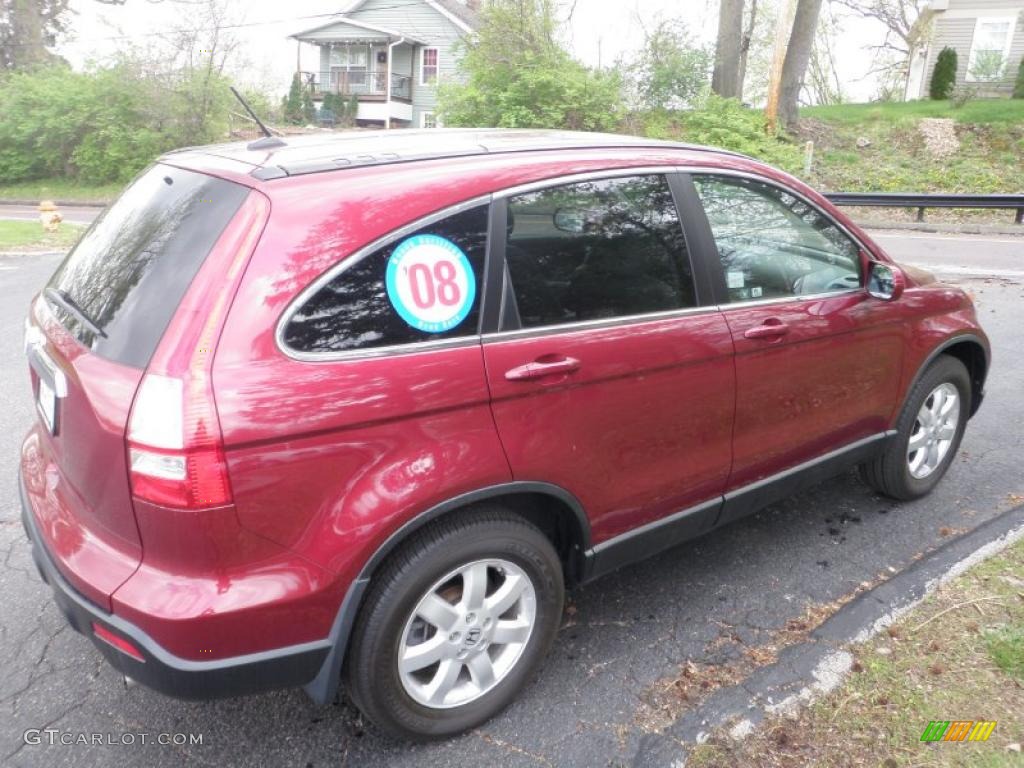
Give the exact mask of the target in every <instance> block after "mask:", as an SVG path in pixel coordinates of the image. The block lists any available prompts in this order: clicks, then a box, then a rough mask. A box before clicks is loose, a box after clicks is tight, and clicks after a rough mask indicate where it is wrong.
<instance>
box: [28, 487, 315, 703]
mask: <svg viewBox="0 0 1024 768" xmlns="http://www.w3.org/2000/svg"><path fill="white" fill-rule="evenodd" d="M18 490H19V492H20V496H21V521H22V524H23V525H24V527H25V533H26V534H27V535H28V538H29V541H30V542H31V545H32V558H33V559H34V560H35V563H36V567H37V568H38V569H39V574H40V575H41V576H42V578H43V581H45V582H46V583H47V584H49V585H50V587H51V588H52V589H53V595H54V600H55V601H56V603H57V605H58V606H59V607H60V609H61V611H62V612H63V613H64V615H65V616H66V617H67V620H68V622H69V623H70V624H71V626H72V627H73V628H74V629H75V630H76V631H78V632H80V633H81V634H83V635H85V636H86V637H88V638H90V639H91V640H92V641H93V644H94V645H95V646H96V647H97V648H98V649H99V650H100V652H101V653H102V654H103V655H104V656H105V657H106V658H107V660H108V661H109V662H110V663H111V664H112V665H113V666H114V667H115V668H116V669H117V670H118V671H120V672H121V673H122V674H124V675H126V676H127V677H130V678H132V679H133V680H135V681H137V682H139V683H142V684H143V685H145V686H147V687H149V688H153V689H154V690H157V691H160V692H161V693H164V694H167V695H168V696H174V697H177V698H181V699H210V698H221V697H226V696H240V695H244V694H250V693H259V692H261V691H268V690H275V689H278V688H290V687H293V686H300V685H306V684H308V683H311V682H312V681H313V680H314V678H316V677H317V675H318V673H319V672H321V669H322V668H323V667H324V666H325V662H326V661H327V659H328V656H329V655H333V654H330V652H331V651H332V650H333V649H334V643H333V642H332V641H331V640H330V639H324V640H321V641H317V642H311V643H303V644H301V645H293V646H289V647H287V648H279V649H275V650H271V651H263V652H260V653H252V654H247V655H245V656H235V657H231V658H226V659H217V660H211V661H195V660H192V659H183V658H180V657H178V656H175V655H174V654H172V653H170V652H169V651H167V650H166V649H165V648H162V647H161V646H160V645H158V644H157V643H156V642H155V641H154V640H153V639H152V638H151V637H150V636H149V635H147V634H146V633H145V632H144V631H143V630H141V629H140V628H139V627H137V626H135V625H134V624H132V623H130V622H128V621H125V620H124V619H123V618H121V617H119V616H115V615H113V614H111V613H107V612H106V611H104V610H102V609H101V608H99V607H97V606H96V605H95V604H93V603H91V602H89V601H88V600H86V599H85V598H84V597H82V595H81V594H80V593H79V592H78V591H76V590H75V588H74V587H72V586H71V585H70V584H69V583H68V582H67V580H66V579H65V578H64V577H63V576H62V575H61V573H60V572H59V571H58V570H57V566H56V565H55V564H54V562H53V560H52V558H51V556H50V554H49V552H47V551H46V547H45V545H44V544H43V541H42V538H41V537H40V535H39V531H38V530H37V529H36V525H35V520H34V517H33V514H32V510H31V506H30V503H29V500H28V495H27V493H26V491H25V486H24V481H23V480H22V479H21V476H20V473H19V476H18ZM93 624H97V625H100V626H101V627H103V628H105V629H107V630H109V631H110V632H113V633H114V634H115V635H119V636H120V637H122V638H124V639H126V640H127V641H128V642H130V643H131V644H132V645H133V646H135V648H136V649H138V651H139V653H140V655H141V656H142V660H139V659H135V658H134V657H132V656H130V655H129V654H127V653H125V652H123V651H120V650H118V649H116V648H115V647H114V646H112V645H110V644H109V643H108V642H106V641H105V640H102V639H100V638H99V637H97V635H96V633H95V631H94V628H93Z"/></svg>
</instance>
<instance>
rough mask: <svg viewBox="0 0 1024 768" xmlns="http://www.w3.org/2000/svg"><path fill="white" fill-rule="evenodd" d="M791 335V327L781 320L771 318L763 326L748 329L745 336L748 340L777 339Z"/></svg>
mask: <svg viewBox="0 0 1024 768" xmlns="http://www.w3.org/2000/svg"><path fill="white" fill-rule="evenodd" d="M787 333H789V326H788V325H786V324H785V323H784V322H782V321H781V320H779V319H777V318H774V317H769V318H768V319H767V320H765V321H764V324H763V325H757V326H754V327H753V328H748V329H747V330H745V331H744V332H743V336H744V337H745V338H748V339H776V338H778V337H780V336H785V335H786V334H787Z"/></svg>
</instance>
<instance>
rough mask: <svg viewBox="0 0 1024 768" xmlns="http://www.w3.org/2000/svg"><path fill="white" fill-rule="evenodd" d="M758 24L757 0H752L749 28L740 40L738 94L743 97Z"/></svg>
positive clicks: (748, 21) (748, 20)
mask: <svg viewBox="0 0 1024 768" xmlns="http://www.w3.org/2000/svg"><path fill="white" fill-rule="evenodd" d="M756 24H757V0H750V18H749V19H747V29H746V31H745V32H744V33H743V39H742V40H741V41H740V66H739V73H738V75H737V78H736V80H737V82H738V83H739V86H738V88H737V91H738V93H737V95H738V96H739V98H740V99H742V98H743V84H744V83H745V82H746V80H747V59H748V58H750V42H751V40H753V39H754V26H755V25H756Z"/></svg>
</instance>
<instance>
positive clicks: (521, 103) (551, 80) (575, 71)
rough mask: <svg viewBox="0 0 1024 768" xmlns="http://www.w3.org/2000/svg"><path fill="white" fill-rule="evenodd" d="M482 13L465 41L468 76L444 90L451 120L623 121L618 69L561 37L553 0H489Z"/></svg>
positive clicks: (531, 123)
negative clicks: (587, 58)
mask: <svg viewBox="0 0 1024 768" xmlns="http://www.w3.org/2000/svg"><path fill="white" fill-rule="evenodd" d="M480 15H481V24H480V27H479V29H478V30H477V32H476V34H475V35H474V36H473V37H472V38H470V39H468V40H467V41H465V42H464V43H462V46H461V54H462V58H461V60H460V62H459V67H460V70H461V73H462V75H463V77H464V79H463V81H462V82H454V81H452V82H448V83H443V84H442V85H441V86H440V87H439V88H438V113H439V117H440V118H441V120H442V121H443V122H444V124H445V125H450V126H471V127H481V126H490V127H501V128H569V129H574V130H582V131H600V130H608V129H610V128H614V127H615V126H616V125H617V124H618V122H619V120H620V118H621V117H622V114H623V105H622V81H621V78H620V77H619V74H618V72H617V71H612V70H595V69H591V68H589V67H587V66H585V65H584V64H582V63H580V62H579V61H577V60H576V59H574V58H573V57H572V56H571V55H570V54H569V52H568V51H567V50H565V48H564V47H562V46H561V45H560V44H559V43H558V34H557V28H558V22H557V21H556V18H555V9H554V2H553V0H490V2H488V3H486V4H484V5H483V10H482V11H481V14H480ZM510 30H514V34H513V33H511V32H510Z"/></svg>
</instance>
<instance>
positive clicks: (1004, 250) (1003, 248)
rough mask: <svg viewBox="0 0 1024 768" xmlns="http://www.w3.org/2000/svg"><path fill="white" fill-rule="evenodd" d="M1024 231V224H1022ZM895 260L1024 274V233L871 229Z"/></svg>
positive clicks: (948, 271) (947, 269) (968, 271)
mask: <svg viewBox="0 0 1024 768" xmlns="http://www.w3.org/2000/svg"><path fill="white" fill-rule="evenodd" d="M1021 230H1022V231H1021V235H1024V227H1021ZM871 236H872V237H873V238H874V239H875V240H876V241H877V242H878V244H879V245H881V246H882V247H883V248H885V250H886V252H888V254H889V255H890V256H892V257H893V258H894V259H896V261H898V262H901V263H904V264H910V265H913V266H916V267H922V268H923V269H927V270H929V271H931V272H935V273H936V274H939V275H949V276H965V277H970V276H977V277H982V276H983V277H1008V278H1022V277H1024V237H1022V236H1016V235H955V234H930V233H928V232H903V231H900V232H896V231H892V230H888V231H885V232H871Z"/></svg>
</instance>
